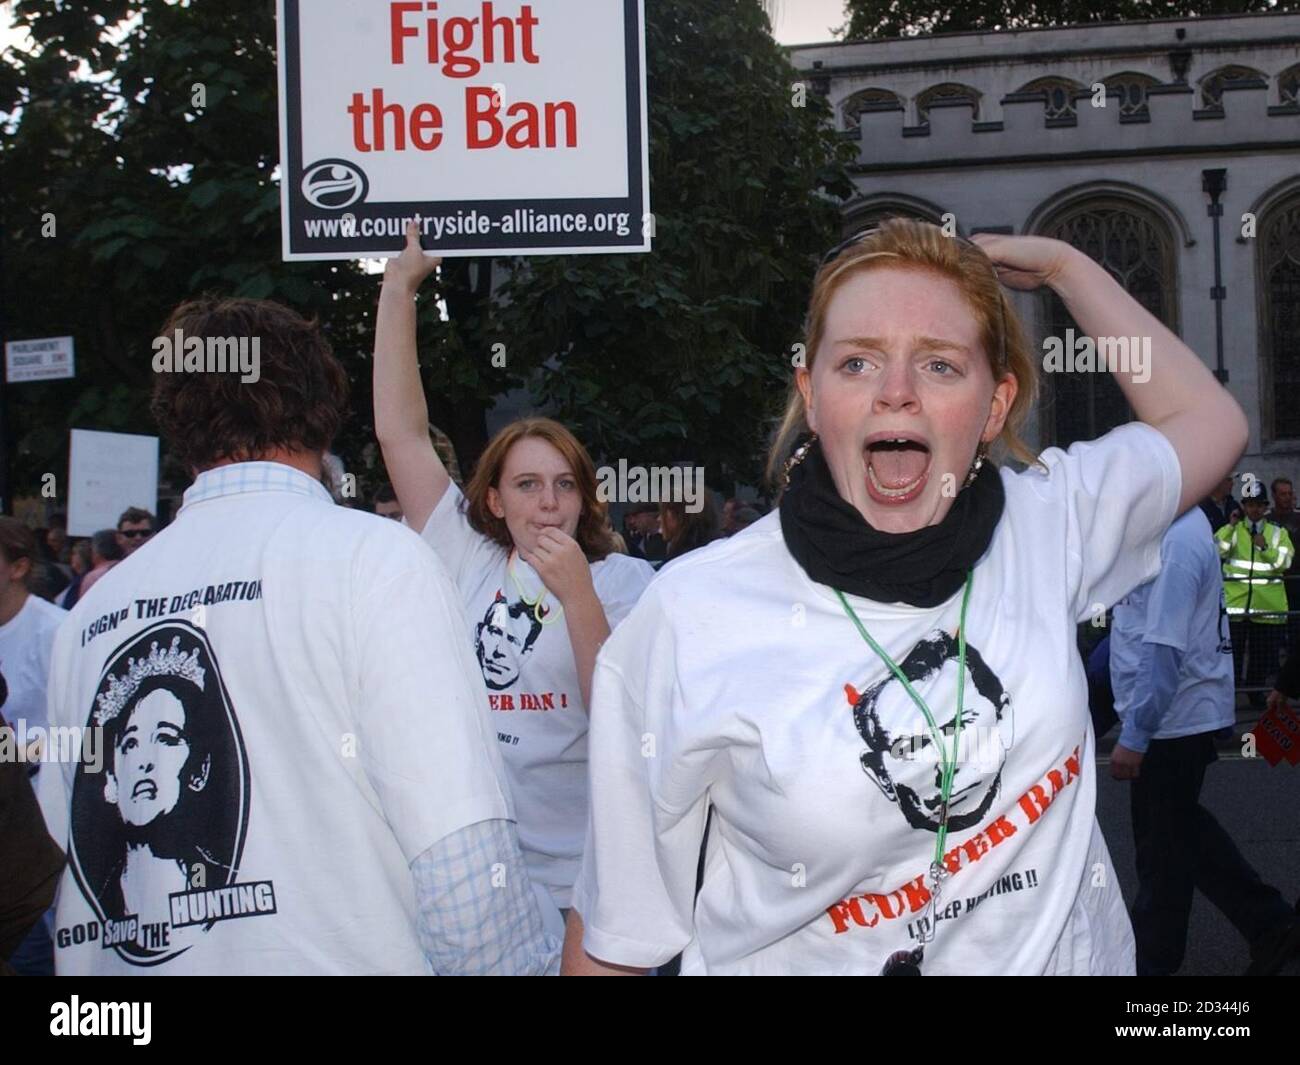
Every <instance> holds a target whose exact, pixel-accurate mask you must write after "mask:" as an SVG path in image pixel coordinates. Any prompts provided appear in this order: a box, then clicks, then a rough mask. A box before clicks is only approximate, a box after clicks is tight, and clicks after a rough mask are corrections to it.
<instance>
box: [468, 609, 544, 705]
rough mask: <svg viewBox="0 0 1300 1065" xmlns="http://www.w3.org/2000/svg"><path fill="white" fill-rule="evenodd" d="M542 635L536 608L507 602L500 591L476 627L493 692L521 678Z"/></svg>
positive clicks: (481, 659) (476, 645)
mask: <svg viewBox="0 0 1300 1065" xmlns="http://www.w3.org/2000/svg"><path fill="white" fill-rule="evenodd" d="M542 616H543V617H545V611H544V612H543V615H542ZM541 634H542V623H541V622H540V621H538V620H537V617H536V615H535V613H534V608H533V607H531V606H529V605H528V604H527V603H525V602H524V601H523V600H522V599H519V600H517V601H515V602H513V603H510V602H507V601H506V598H505V596H503V595H502V594H501V593H500V592H497V594H496V598H495V599H493V601H492V604H491V605H490V606H489V607H488V608H487V612H486V613H485V614H484V615H483V620H482V621H480V622H479V623H478V624H477V625H476V626H474V652H475V654H477V656H478V664H479V668H480V669H482V670H483V680H484V682H485V683H486V684H487V686H488V687H489V688H490V689H492V690H493V691H501V690H503V689H505V688H508V687H510V685H512V684H513V683H514V682H515V681H517V680H518V679H519V670H520V666H521V663H522V661H523V659H524V656H525V655H527V654H528V652H529V651H531V650H532V649H533V645H534V644H535V643H536V642H537V637H538V636H540V635H541Z"/></svg>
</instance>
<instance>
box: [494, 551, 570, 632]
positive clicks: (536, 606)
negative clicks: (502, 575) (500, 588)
mask: <svg viewBox="0 0 1300 1065" xmlns="http://www.w3.org/2000/svg"><path fill="white" fill-rule="evenodd" d="M506 572H508V573H509V574H510V579H511V580H512V581H514V582H515V588H516V589H518V591H519V598H520V599H522V600H523V601H524V605H525V606H530V607H532V608H533V617H535V618H536V619H537V622H538V624H539V625H542V626H543V627H545V626H547V625H551V624H553V623H554V622H557V621H559V620H560V618H562V617H563V616H564V607H563V605H561V607H560V609H559V612H558V613H557V612H556V611H554V610H548V611H546V613H545V614H543V613H542V603H544V602H545V601H546V584H545V582H543V584H542V592H541V594H540V595H539V596H538V597H537V598H536V599H529V598H528V593H527V592H526V591H524V586H523V585H522V584H521V583H520V582H519V578H518V576H516V575H515V550H514V548H511V549H510V557H509V558H507V559H506Z"/></svg>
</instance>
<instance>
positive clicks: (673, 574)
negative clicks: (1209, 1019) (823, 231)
mask: <svg viewBox="0 0 1300 1065" xmlns="http://www.w3.org/2000/svg"><path fill="white" fill-rule="evenodd" d="M999 280H1001V281H1002V282H1004V283H1005V284H1007V285H1009V286H1011V287H1013V288H1018V289H1033V288H1036V287H1038V286H1039V285H1043V284H1046V285H1048V286H1050V287H1051V288H1052V289H1053V290H1055V291H1056V292H1057V293H1058V294H1059V296H1060V297H1061V298H1062V299H1063V300H1064V301H1065V304H1066V306H1067V308H1068V309H1069V311H1070V313H1071V314H1072V315H1073V316H1074V319H1075V321H1076V322H1077V323H1078V324H1079V326H1080V327H1081V329H1082V331H1083V332H1085V333H1087V334H1088V335H1090V336H1094V337H1096V336H1100V335H1115V336H1123V337H1129V336H1135V335H1136V336H1143V337H1149V338H1150V339H1151V346H1152V356H1153V357H1152V361H1151V365H1150V377H1149V379H1147V378H1146V376H1145V375H1142V377H1141V380H1135V379H1134V376H1133V375H1130V374H1129V373H1127V372H1124V371H1122V370H1121V371H1118V372H1117V373H1116V377H1117V379H1118V382H1119V384H1120V387H1121V388H1122V389H1123V391H1124V394H1125V396H1126V397H1127V399H1128V401H1129V403H1130V404H1131V406H1132V408H1133V410H1134V411H1135V412H1136V414H1137V417H1138V418H1139V419H1140V421H1139V422H1137V423H1135V424H1132V425H1126V426H1123V427H1121V428H1119V429H1116V430H1115V431H1113V432H1111V433H1108V434H1107V435H1106V436H1104V437H1102V438H1101V439H1099V440H1095V441H1092V442H1088V443H1080V444H1076V445H1074V446H1073V447H1071V448H1070V449H1069V450H1068V451H1061V450H1058V449H1050V450H1048V451H1046V452H1044V453H1043V455H1042V456H1041V457H1040V458H1038V459H1037V460H1035V459H1034V457H1033V455H1032V454H1030V453H1028V452H1027V451H1026V449H1025V447H1024V445H1023V444H1022V443H1021V441H1020V439H1019V437H1018V436H1017V428H1018V427H1019V426H1020V425H1021V423H1022V421H1023V418H1024V416H1025V414H1026V412H1027V410H1028V408H1029V406H1030V403H1031V402H1032V397H1033V394H1034V391H1035V386H1036V369H1035V364H1034V361H1033V357H1032V355H1031V352H1030V349H1029V347H1028V344H1027V341H1026V339H1025V335H1024V333H1023V331H1022V329H1021V327H1020V325H1019V323H1018V321H1017V319H1016V316H1015V314H1014V311H1013V309H1012V307H1011V305H1010V303H1009V301H1008V299H1007V297H1006V296H1005V295H1004V293H1003V292H1002V290H1001V287H1000V285H999ZM807 330H808V335H807V338H806V339H807V351H808V358H807V366H806V367H804V368H800V369H798V370H797V371H796V374H795V381H794V386H795V387H794V389H793V390H792V395H791V398H790V403H789V406H788V409H787V413H786V418H785V421H784V424H783V426H782V431H781V433H780V434H779V437H778V440H777V444H776V448H775V450H774V454H773V459H774V466H776V467H779V466H780V465H781V460H783V459H784V460H785V462H784V469H785V474H786V481H787V485H788V486H787V488H786V490H785V493H784V495H783V497H782V499H781V503H780V507H779V510H778V511H777V512H776V513H773V514H771V515H769V516H768V517H766V518H764V519H763V520H761V521H759V522H757V523H756V524H754V525H752V526H751V527H749V528H748V529H746V530H745V531H743V532H741V533H739V534H738V535H736V536H735V537H733V538H732V539H731V540H729V541H727V542H726V543H725V544H724V545H720V546H716V547H714V548H712V549H711V550H709V551H707V552H701V553H699V554H698V555H696V556H694V557H692V558H688V559H684V560H683V561H682V562H680V563H678V564H677V565H676V566H674V567H673V568H672V569H671V570H670V571H669V572H667V573H665V574H663V575H662V576H661V577H660V578H658V579H657V580H656V581H655V583H654V585H652V586H651V588H650V590H649V591H648V592H647V593H646V595H645V596H644V597H643V598H642V600H641V602H640V603H639V604H638V606H637V608H636V609H635V610H633V611H632V613H631V615H630V616H629V617H628V619H627V621H626V622H625V623H624V624H623V625H622V626H621V627H620V628H619V630H618V631H617V632H616V633H615V634H614V635H613V637H612V638H611V639H610V641H609V642H608V644H607V645H606V647H605V649H604V651H603V653H602V655H601V658H600V661H599V663H598V666H597V670H596V677H595V681H594V689H595V694H594V708H593V712H592V725H591V738H590V759H591V825H590V835H589V843H588V851H587V855H586V860H585V862H584V866H583V873H582V876H581V877H580V878H579V880H578V884H577V886H576V888H575V894H574V910H575V912H574V913H573V914H571V915H570V918H569V936H568V942H567V943H566V961H565V965H566V971H568V972H574V973H577V972H610V973H613V972H628V971H633V972H635V971H642V970H646V969H649V968H651V967H654V966H657V965H660V964H662V963H664V962H665V961H667V960H668V959H669V958H671V957H673V955H675V954H676V953H678V952H679V951H683V952H684V957H683V963H682V971H683V972H684V973H881V972H883V973H886V974H890V975H894V974H899V975H915V974H918V973H920V972H924V973H926V974H958V973H1034V974H1043V973H1080V974H1083V973H1131V972H1132V971H1133V937H1132V932H1131V928H1130V925H1129V920H1128V916H1127V914H1126V912H1125V909H1124V904H1123V899H1122V897H1121V895H1120V889H1119V885H1118V882H1117V880H1116V877H1115V874H1114V870H1113V868H1112V866H1111V862H1110V857H1109V855H1108V853H1107V850H1106V844H1105V841H1104V840H1103V838H1102V836H1101V833H1100V831H1099V829H1098V827H1097V824H1096V817H1095V793H1096V780H1095V769H1094V765H1093V757H1094V749H1093V748H1094V739H1093V733H1092V728H1091V723H1090V719H1089V715H1088V705H1087V687H1086V683H1085V680H1084V674H1083V667H1082V663H1081V661H1080V658H1079V655H1078V653H1077V651H1076V650H1075V626H1076V624H1077V623H1078V622H1080V621H1082V620H1083V619H1086V618H1090V617H1092V616H1094V615H1095V614H1097V613H1099V612H1100V611H1102V610H1104V608H1105V607H1106V606H1108V605H1109V604H1111V603H1114V602H1115V601H1116V600H1117V599H1119V598H1120V597H1121V596H1122V595H1124V594H1125V593H1126V592H1128V591H1129V590H1130V589H1131V588H1132V587H1134V586H1135V585H1137V584H1140V583H1141V582H1143V581H1145V580H1147V579H1148V578H1149V577H1150V576H1151V575H1152V574H1153V573H1154V572H1156V570H1157V568H1158V565H1159V555H1160V541H1161V536H1162V534H1163V532H1164V530H1165V529H1166V528H1167V527H1168V525H1169V523H1170V522H1171V521H1172V520H1173V519H1174V518H1175V517H1176V516H1177V515H1178V514H1179V513H1180V512H1182V511H1183V510H1185V509H1186V508H1187V507H1189V506H1191V505H1192V504H1193V503H1194V502H1195V501H1196V500H1198V499H1200V498H1202V497H1203V496H1205V494H1206V493H1207V492H1208V491H1209V490H1210V489H1211V488H1212V487H1213V486H1214V485H1215V484H1216V483H1217V482H1218V481H1219V479H1220V478H1221V477H1222V476H1223V474H1224V473H1225V472H1226V471H1227V470H1228V469H1229V468H1230V465H1231V463H1232V462H1233V461H1234V460H1235V459H1236V458H1237V456H1238V454H1239V453H1240V451H1241V450H1242V449H1243V448H1244V446H1245V443H1246V421H1245V417H1244V416H1243V414H1242V412H1241V410H1240V408H1239V407H1238V406H1237V404H1236V403H1235V402H1234V401H1233V399H1232V398H1231V397H1230V396H1229V395H1228V394H1227V392H1226V391H1224V389H1223V388H1221V387H1220V386H1219V384H1218V383H1217V382H1216V381H1215V380H1214V378H1213V376H1212V375H1211V374H1210V373H1209V371H1208V370H1207V369H1206V368H1205V366H1204V365H1202V363H1201V361H1200V360H1199V359H1198V358H1197V356H1196V355H1195V354H1194V353H1193V352H1192V351H1190V350H1189V349H1188V348H1187V347H1186V346H1185V345H1184V344H1183V343H1182V342H1181V341H1180V340H1179V339H1178V338H1177V337H1176V336H1174V334H1173V333H1171V332H1170V331H1169V330H1168V329H1166V328H1165V327H1164V326H1163V325H1162V324H1161V323H1160V322H1158V321H1157V320H1156V319H1155V318H1154V317H1152V315H1150V314H1149V313H1148V312H1147V311H1146V310H1144V309H1143V308H1142V307H1141V306H1139V305H1138V304H1137V303H1136V302H1135V301H1134V300H1133V299H1131V298H1130V297H1129V296H1128V295H1127V294H1126V293H1125V292H1124V291H1123V289H1122V288H1121V287H1120V286H1119V285H1118V284H1117V283H1116V282H1115V281H1114V280H1113V279H1112V278H1111V277H1110V276H1109V275H1108V274H1107V273H1106V272H1105V271H1104V270H1103V269H1102V268H1101V267H1100V266H1099V265H1098V264H1096V263H1095V262H1093V261H1092V260H1091V259H1089V258H1088V257H1087V256H1085V255H1084V254H1082V253H1081V252H1079V251H1076V250H1075V249H1073V248H1071V247H1070V246H1069V245H1066V244H1064V243H1061V242H1058V241H1054V240H1048V239H1044V238H1039V237H1018V238H1017V237H994V236H981V237H980V238H979V242H978V244H976V243H974V242H971V241H966V240H958V239H953V238H952V237H949V236H948V235H946V234H945V233H944V232H943V231H942V230H941V229H939V228H938V227H936V226H932V225H929V224H927V223H924V222H918V221H911V220H903V219H890V220H888V221H886V222H884V223H883V224H882V225H880V226H879V227H877V228H876V229H874V230H871V231H869V232H867V233H864V234H860V235H859V236H858V237H857V238H855V239H853V240H851V241H848V242H846V243H845V244H844V245H841V246H840V247H838V248H836V249H834V250H833V251H832V252H831V253H830V254H829V255H828V256H827V257H826V260H825V261H824V262H823V264H822V266H821V268H820V270H819V271H818V273H817V276H816V279H815V281H814V285H813V292H812V299H811V306H810V308H809V314H808V321H807ZM1208 426H1212V427H1213V428H1214V431H1213V432H1207V431H1206V429H1207V427H1208ZM800 436H802V437H804V440H803V443H802V444H801V446H799V447H798V449H797V450H795V451H794V452H793V453H792V454H791V453H790V452H789V448H790V446H791V444H792V443H793V442H794V440H795V439H796V438H798V437H800ZM999 443H1000V444H1001V445H1003V447H1004V449H1005V450H1006V451H1008V452H1010V453H1011V454H1012V455H1016V456H1020V457H1022V458H1023V459H1025V460H1027V461H1028V462H1029V465H1028V468H1026V469H1025V470H1024V471H1023V472H1019V473H1016V472H1012V471H1011V470H1010V469H1005V468H1004V469H999V468H997V467H996V466H995V465H994V463H993V462H992V461H991V459H990V457H989V451H990V448H991V447H993V445H995V444H999ZM787 456H788V457H787ZM710 809H711V811H712V817H711V819H710V818H709V812H710ZM706 820H707V821H709V822H710V828H709V831H708V840H707V847H706V851H705V857H704V865H703V877H702V882H701V885H700V888H699V892H698V898H697V895H696V886H697V885H696V867H697V861H698V858H699V854H700V844H701V839H703V838H704V836H705V824H706Z"/></svg>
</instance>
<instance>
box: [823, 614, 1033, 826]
mask: <svg viewBox="0 0 1300 1065" xmlns="http://www.w3.org/2000/svg"><path fill="white" fill-rule="evenodd" d="M958 655H959V647H958V643H957V639H956V637H954V636H952V635H951V634H950V633H947V632H942V631H938V630H936V631H934V632H931V633H930V634H929V635H927V636H926V637H925V638H924V639H922V640H920V641H919V642H918V643H917V644H916V646H915V647H913V648H912V650H911V651H909V652H908V654H907V657H906V658H904V659H903V660H902V661H901V662H900V663H899V664H898V667H899V670H900V671H901V672H902V674H903V676H905V677H906V678H907V679H908V681H909V682H910V683H911V684H912V685H913V687H914V688H915V689H916V690H917V692H918V694H919V695H920V696H921V698H922V699H924V700H925V701H926V703H927V704H928V705H929V706H930V707H932V708H933V709H934V716H935V725H936V726H937V728H938V730H939V731H940V732H941V733H942V736H943V740H944V744H945V745H946V747H947V749H948V751H949V752H950V753H951V751H952V747H953V736H954V733H955V732H956V730H957V713H956V707H957V688H958ZM962 689H963V699H962V704H963V705H962V720H961V734H960V738H959V740H958V751H957V762H956V766H955V768H954V770H953V779H952V791H951V793H950V795H949V810H950V814H949V819H948V826H949V829H950V830H952V831H955V832H960V831H962V830H963V829H966V828H970V827H972V826H974V825H977V824H979V823H980V822H981V821H982V820H983V818H984V815H985V814H986V813H987V812H988V810H989V807H990V806H992V804H993V800H994V799H995V798H996V797H997V795H998V792H999V791H1000V790H1001V786H1002V767H1003V765H1004V764H1005V762H1006V758H1007V754H1008V752H1009V751H1010V750H1011V748H1012V746H1013V744H1014V743H1015V727H1014V725H1015V719H1014V717H1013V714H1012V706H1011V695H1010V693H1009V692H1007V691H1005V690H1004V689H1003V687H1002V681H1001V680H999V679H998V676H997V674H996V673H994V672H993V670H992V669H990V668H989V667H988V665H987V664H986V663H985V661H984V658H983V657H982V656H981V655H980V653H979V651H978V650H977V649H976V648H975V647H973V646H971V645H970V644H967V645H966V676H965V678H964V684H963V685H962ZM849 701H850V703H851V704H852V706H853V723H854V725H855V726H856V727H857V730H858V735H860V736H861V737H862V739H863V741H864V742H865V743H866V745H867V749H866V750H865V751H863V752H862V754H861V756H860V761H861V765H862V769H863V772H865V773H866V774H867V776H868V777H870V778H871V780H872V781H873V782H874V783H875V784H876V786H877V787H878V788H880V790H881V792H882V793H883V794H884V796H885V798H887V799H889V801H890V802H892V803H894V804H895V805H896V806H897V807H898V808H899V810H900V811H901V812H902V814H903V816H904V817H905V818H906V819H907V823H908V824H909V825H911V826H912V827H913V828H916V829H922V830H925V831H930V832H937V831H938V830H939V823H940V820H941V815H942V806H943V757H942V755H941V753H940V752H939V750H938V748H937V747H936V745H935V743H934V740H933V737H932V736H931V735H930V732H929V729H928V727H927V725H926V722H925V720H924V718H923V717H922V715H921V712H920V710H919V709H918V708H917V706H916V703H915V702H913V700H912V698H911V696H909V695H908V693H907V690H906V688H904V687H903V685H902V684H901V683H900V682H899V681H898V679H897V677H895V676H894V675H893V674H892V673H891V674H890V675H888V676H886V677H885V679H884V680H881V681H879V682H878V683H876V684H874V685H873V686H872V687H870V688H868V689H867V690H866V691H865V692H863V693H862V694H861V695H858V694H857V693H856V692H854V691H852V689H849ZM940 708H944V709H940Z"/></svg>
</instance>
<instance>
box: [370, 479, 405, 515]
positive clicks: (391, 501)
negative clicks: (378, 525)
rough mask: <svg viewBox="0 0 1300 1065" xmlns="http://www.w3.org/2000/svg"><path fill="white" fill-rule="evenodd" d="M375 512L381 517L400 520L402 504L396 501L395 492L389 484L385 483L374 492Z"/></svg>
mask: <svg viewBox="0 0 1300 1065" xmlns="http://www.w3.org/2000/svg"><path fill="white" fill-rule="evenodd" d="M374 506H375V513H376V514H378V515H379V516H380V517H381V518H392V519H393V520H394V521H401V520H402V504H401V503H399V502H398V501H397V493H396V492H394V491H393V486H392V485H391V484H386V485H384V486H383V487H382V488H380V489H379V490H378V491H377V492H376V493H375V501H374Z"/></svg>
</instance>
